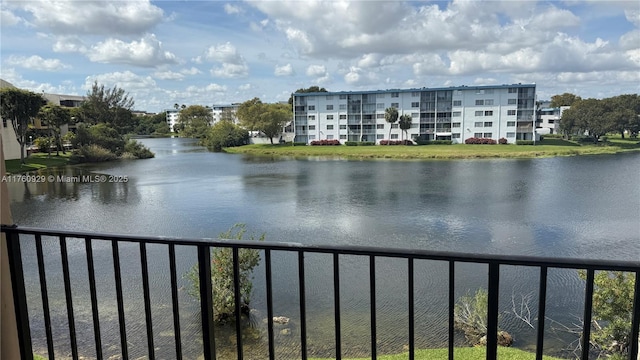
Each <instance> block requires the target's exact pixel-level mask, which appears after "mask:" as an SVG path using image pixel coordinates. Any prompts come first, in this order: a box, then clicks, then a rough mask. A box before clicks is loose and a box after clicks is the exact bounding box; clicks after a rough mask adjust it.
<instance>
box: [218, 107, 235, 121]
mask: <svg viewBox="0 0 640 360" xmlns="http://www.w3.org/2000/svg"><path fill="white" fill-rule="evenodd" d="M235 119H236V114H235V113H234V112H233V110H231V109H229V108H224V109H223V110H222V113H221V114H220V120H222V121H230V122H234V120H235Z"/></svg>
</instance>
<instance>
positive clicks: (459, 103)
mask: <svg viewBox="0 0 640 360" xmlns="http://www.w3.org/2000/svg"><path fill="white" fill-rule="evenodd" d="M453 106H462V100H453Z"/></svg>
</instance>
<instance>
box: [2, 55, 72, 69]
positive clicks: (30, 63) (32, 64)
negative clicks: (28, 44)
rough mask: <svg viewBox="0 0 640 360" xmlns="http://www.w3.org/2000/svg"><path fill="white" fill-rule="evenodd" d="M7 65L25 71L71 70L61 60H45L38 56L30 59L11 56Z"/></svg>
mask: <svg viewBox="0 0 640 360" xmlns="http://www.w3.org/2000/svg"><path fill="white" fill-rule="evenodd" d="M6 63H7V64H9V65H13V66H19V67H23V68H25V69H31V70H40V71H58V70H62V69H68V68H70V66H68V65H65V64H63V63H62V62H61V61H60V59H43V58H42V57H40V56H37V55H33V56H30V57H24V56H13V55H12V56H9V58H8V59H7V60H6Z"/></svg>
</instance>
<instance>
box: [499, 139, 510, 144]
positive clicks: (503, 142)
mask: <svg viewBox="0 0 640 360" xmlns="http://www.w3.org/2000/svg"><path fill="white" fill-rule="evenodd" d="M507 143H509V141H507V139H505V138H500V139H498V144H500V145H506V144H507Z"/></svg>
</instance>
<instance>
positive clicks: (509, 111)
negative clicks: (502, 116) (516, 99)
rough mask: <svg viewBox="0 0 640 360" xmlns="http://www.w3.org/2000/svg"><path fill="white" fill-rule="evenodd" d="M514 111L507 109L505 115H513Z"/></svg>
mask: <svg viewBox="0 0 640 360" xmlns="http://www.w3.org/2000/svg"><path fill="white" fill-rule="evenodd" d="M515 114H516V111H515V110H507V115H515Z"/></svg>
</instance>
